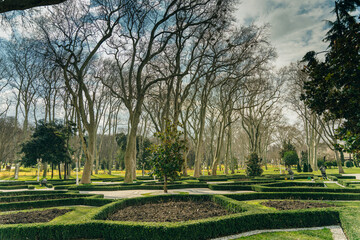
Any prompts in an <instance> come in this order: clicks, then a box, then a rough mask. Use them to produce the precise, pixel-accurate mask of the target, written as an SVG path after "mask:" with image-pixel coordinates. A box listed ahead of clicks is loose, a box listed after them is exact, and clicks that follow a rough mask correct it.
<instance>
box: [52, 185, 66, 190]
mask: <svg viewBox="0 0 360 240" xmlns="http://www.w3.org/2000/svg"><path fill="white" fill-rule="evenodd" d="M67 189H68V186H64V185H58V186H55V187H54V190H67Z"/></svg>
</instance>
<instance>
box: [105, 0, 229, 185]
mask: <svg viewBox="0 0 360 240" xmlns="http://www.w3.org/2000/svg"><path fill="white" fill-rule="evenodd" d="M130 2H131V6H129V8H128V9H127V12H126V21H124V22H123V24H122V28H121V31H118V32H117V33H116V37H115V38H114V39H113V40H112V41H111V43H110V44H109V46H110V47H111V48H112V49H113V54H114V57H115V61H116V65H115V66H116V68H117V78H116V81H115V79H113V81H110V82H106V83H105V84H106V85H107V86H108V87H109V88H110V89H111V90H112V92H113V94H114V95H115V96H117V97H118V98H120V99H121V100H122V102H123V103H124V105H125V107H126V108H127V109H128V113H129V126H130V129H129V134H128V138H127V145H126V146H127V147H126V152H125V168H126V173H125V182H127V183H129V182H132V181H133V179H134V178H135V177H136V176H135V166H136V135H137V130H138V125H139V122H140V116H141V113H142V107H143V103H144V100H145V97H146V95H147V93H148V91H149V89H150V88H151V87H152V86H154V85H155V84H157V83H159V82H161V81H167V80H169V79H171V78H175V77H181V76H184V75H186V74H187V69H185V70H182V69H181V65H180V63H181V62H179V64H176V65H175V67H174V68H172V69H171V70H170V71H169V72H168V73H167V74H166V75H164V76H161V75H159V74H154V73H153V72H154V70H155V71H156V68H154V66H156V63H157V62H159V61H158V59H160V58H161V57H163V56H164V51H165V49H167V48H169V47H170V45H171V44H170V43H171V42H172V41H176V39H179V34H182V35H183V36H187V34H189V32H190V33H191V32H192V31H191V30H190V29H193V28H197V29H199V30H201V28H205V29H206V28H207V27H208V26H210V25H216V22H217V21H219V19H222V16H224V14H225V11H226V10H227V9H228V7H229V5H231V4H232V1H226V2H225V1H216V0H192V1H180V0H161V1H141V2H135V1H130ZM188 30H189V31H188ZM171 47H178V46H173V45H171ZM174 51H175V52H178V48H175V49H174ZM176 56H178V54H176ZM173 62H175V59H174V61H173ZM169 67H170V68H171V66H169Z"/></svg>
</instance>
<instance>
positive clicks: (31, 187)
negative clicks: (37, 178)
mask: <svg viewBox="0 0 360 240" xmlns="http://www.w3.org/2000/svg"><path fill="white" fill-rule="evenodd" d="M27 188H28V189H29V190H32V189H35V186H34V185H29V186H27Z"/></svg>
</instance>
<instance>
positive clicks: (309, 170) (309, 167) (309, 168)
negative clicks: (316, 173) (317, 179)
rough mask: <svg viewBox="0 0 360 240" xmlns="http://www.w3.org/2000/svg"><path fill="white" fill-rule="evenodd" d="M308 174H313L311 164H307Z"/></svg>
mask: <svg viewBox="0 0 360 240" xmlns="http://www.w3.org/2000/svg"><path fill="white" fill-rule="evenodd" d="M308 172H313V169H312V167H311V164H308Z"/></svg>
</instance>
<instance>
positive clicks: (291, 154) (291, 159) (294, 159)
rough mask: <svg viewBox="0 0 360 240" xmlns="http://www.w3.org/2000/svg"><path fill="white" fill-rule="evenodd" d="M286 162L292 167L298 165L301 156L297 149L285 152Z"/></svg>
mask: <svg viewBox="0 0 360 240" xmlns="http://www.w3.org/2000/svg"><path fill="white" fill-rule="evenodd" d="M283 159H284V162H285V165H286V166H288V167H290V166H292V165H296V164H297V163H298V162H299V157H298V155H297V153H296V152H295V151H288V152H285V154H284V158H283Z"/></svg>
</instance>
